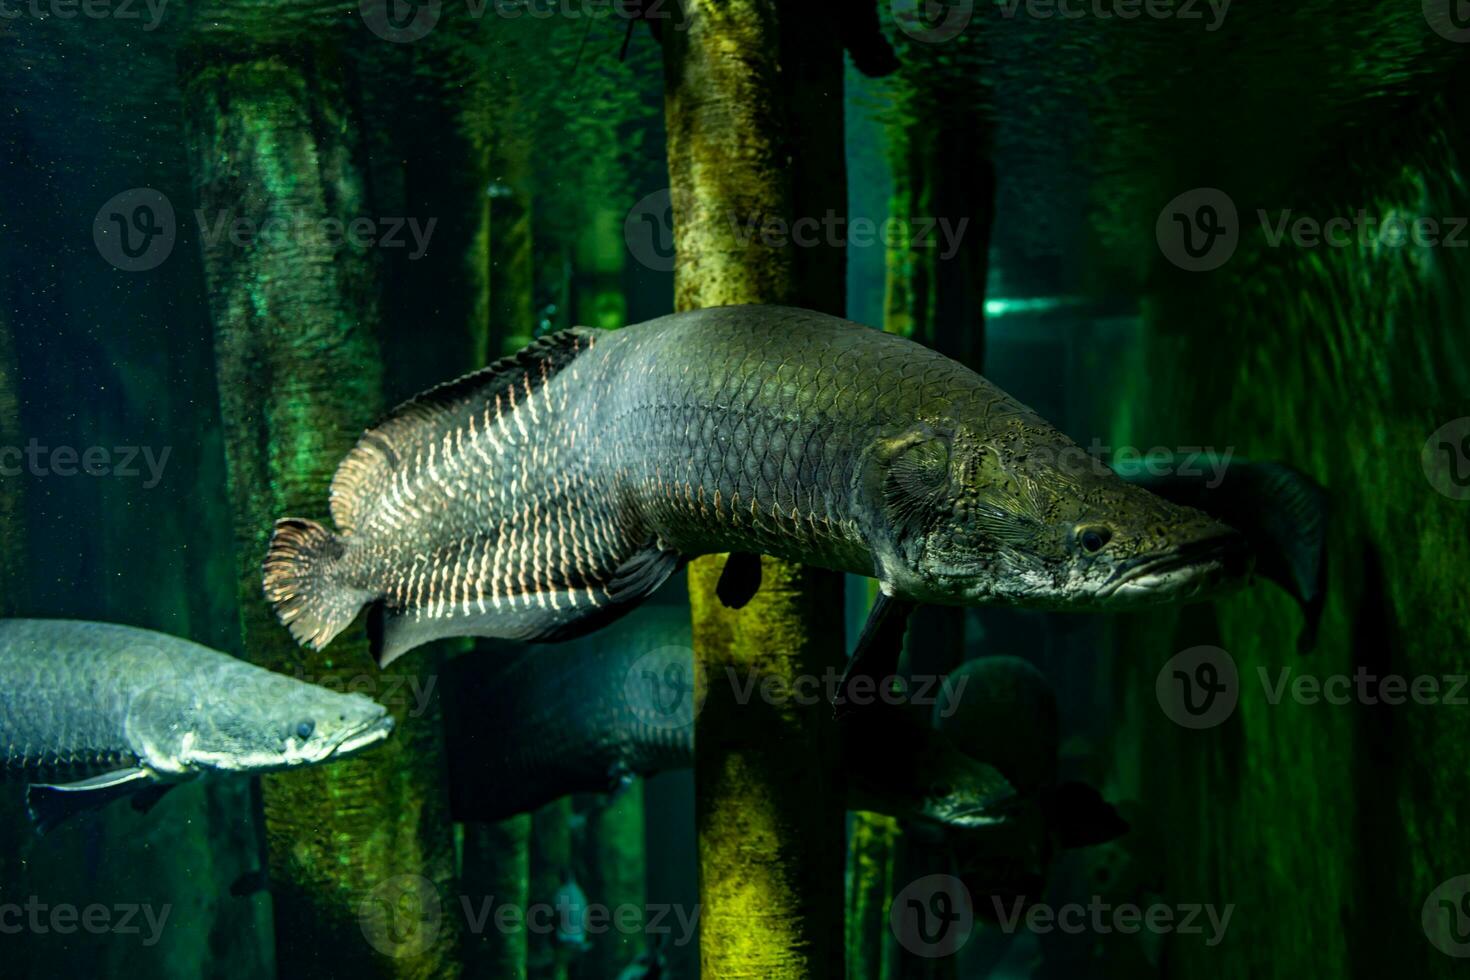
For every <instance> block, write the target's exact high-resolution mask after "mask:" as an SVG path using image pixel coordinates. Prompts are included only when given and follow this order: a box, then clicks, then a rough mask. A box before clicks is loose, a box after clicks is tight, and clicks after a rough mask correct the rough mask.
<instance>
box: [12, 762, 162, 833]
mask: <svg viewBox="0 0 1470 980" xmlns="http://www.w3.org/2000/svg"><path fill="white" fill-rule="evenodd" d="M152 782H153V777H151V776H149V775H148V773H146V772H144V771H143V770H142V769H138V768H128V769H119V770H117V771H116V772H108V773H103V774H102V775H100V776H93V777H91V778H90V779H82V780H78V781H77V782H74V783H32V784H31V785H30V786H28V787H27V788H26V810H27V811H28V812H29V813H30V816H31V823H32V824H34V825H35V828H36V832H37V833H40V834H46V833H49V832H51V831H52V830H55V829H56V828H57V827H58V826H60V825H61V824H62V823H64V822H66V821H67V820H69V819H71V818H72V817H74V816H76V815H77V814H80V813H86V812H88V811H91V810H96V809H98V808H100V807H103V806H106V805H107V804H108V803H111V802H112V801H113V800H118V799H122V798H123V797H125V796H130V795H132V794H133V793H136V792H138V791H139V790H143V789H146V788H147V787H148V786H149V784H150V783H152Z"/></svg>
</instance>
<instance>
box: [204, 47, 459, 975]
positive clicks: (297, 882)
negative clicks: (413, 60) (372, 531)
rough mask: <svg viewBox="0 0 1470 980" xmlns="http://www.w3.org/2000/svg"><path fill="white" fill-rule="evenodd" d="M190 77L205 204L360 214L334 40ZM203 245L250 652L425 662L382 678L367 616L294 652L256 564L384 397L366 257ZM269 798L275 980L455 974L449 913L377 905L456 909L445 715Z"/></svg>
mask: <svg viewBox="0 0 1470 980" xmlns="http://www.w3.org/2000/svg"><path fill="white" fill-rule="evenodd" d="M181 76H182V77H181V85H182V88H183V91H184V100H185V107H186V108H185V113H186V115H185V118H186V123H187V129H188V137H189V149H190V161H191V165H192V168H193V179H194V184H195V188H196V193H197V200H198V205H199V208H200V209H201V210H202V211H203V212H204V213H205V214H208V215H214V216H219V215H225V216H227V217H229V218H231V219H235V218H240V219H246V220H251V221H253V222H255V226H256V227H264V226H265V225H266V223H267V222H270V221H273V220H274V221H276V222H282V223H284V224H285V226H286V227H293V224H294V226H295V227H300V224H299V223H300V222H302V221H305V222H322V221H325V220H328V219H335V220H338V221H350V220H352V219H354V218H356V217H359V216H361V215H364V214H367V213H370V210H371V209H370V206H369V202H368V200H367V197H366V189H365V186H364V182H363V179H362V173H361V169H360V168H361V160H360V154H361V150H362V147H361V145H360V136H359V127H358V122H357V120H356V119H355V118H354V115H353V111H354V110H353V105H354V104H353V100H352V99H350V98H349V97H348V95H347V93H348V91H349V90H350V85H349V82H348V79H347V69H346V67H345V66H344V64H343V63H342V60H341V58H340V57H339V55H338V54H337V53H336V52H335V51H334V50H333V49H332V48H331V47H329V46H324V45H321V46H314V45H307V44H303V45H295V46H286V47H281V48H270V49H264V50H260V51H252V50H250V48H249V45H248V43H237V44H235V45H233V46H231V48H230V49H229V50H228V51H226V50H222V49H218V48H204V47H200V48H195V49H193V50H191V51H190V52H188V53H187V54H186V55H185V57H184V58H183V61H182V65H181ZM202 252H203V260H204V268H205V279H206V285H207V293H208V301H209V309H210V314H211V319H212V321H213V327H214V337H215V352H216V363H217V377H218V384H219V396H220V408H221V415H222V418H223V422H224V431H225V448H226V455H227V459H226V462H227V473H228V480H229V489H230V501H231V506H232V509H233V512H234V525H235V533H236V560H237V567H238V569H239V590H240V597H241V607H242V608H241V619H242V628H243V634H244V639H245V648H246V650H247V651H248V652H249V655H250V657H251V659H252V660H254V661H255V662H257V663H260V664H262V665H265V666H268V667H271V668H273V669H277V670H282V671H284V672H287V673H294V674H298V675H300V676H304V677H306V678H308V679H311V680H314V681H317V682H320V683H336V684H343V685H345V684H349V683H354V682H355V683H357V684H358V685H359V687H358V688H357V689H361V686H362V685H363V684H367V685H368V686H369V687H370V688H371V689H373V690H377V691H383V690H387V689H389V688H388V685H390V684H396V683H399V682H400V681H403V680H406V678H407V675H408V674H409V673H410V672H411V671H412V669H413V667H415V666H417V667H419V668H421V669H422V668H423V667H424V666H425V662H424V661H423V660H419V661H417V662H416V663H414V664H412V665H404V666H401V667H397V668H395V669H393V670H390V671H386V672H383V673H381V674H379V673H377V672H376V670H375V668H373V667H372V665H371V663H370V660H369V658H368V656H367V651H366V642H365V635H364V634H363V632H362V630H361V628H360V627H359V628H358V629H355V630H353V631H350V632H349V633H347V634H345V635H344V636H343V637H341V638H339V640H338V641H337V642H336V643H334V644H333V645H332V648H331V649H330V650H329V651H324V652H316V653H313V652H309V651H306V650H303V649H300V648H298V647H297V646H296V645H295V644H294V642H292V640H291V639H290V637H289V635H288V634H287V633H286V632H285V631H284V630H282V629H281V627H280V626H279V624H278V623H276V622H275V621H274V617H273V616H272V614H271V612H270V610H269V609H268V607H267V606H266V604H265V603H264V602H263V601H262V599H261V597H260V571H259V568H260V560H261V556H262V555H263V554H264V552H265V546H266V537H267V535H268V534H269V531H270V528H271V525H272V522H273V521H274V519H275V518H276V517H278V516H280V515H281V514H285V513H294V512H305V513H318V514H320V513H321V512H322V511H323V510H324V509H325V501H326V488H327V486H328V483H329V481H330V479H331V476H332V472H333V471H334V469H335V467H336V464H337V461H338V460H340V459H341V458H342V456H343V455H344V454H345V453H346V451H347V450H348V449H349V448H351V446H352V444H353V442H355V441H356V438H357V436H358V434H359V433H360V432H361V430H362V429H363V428H364V427H365V426H366V425H367V424H369V423H371V422H372V420H373V416H374V414H375V413H376V412H377V411H379V410H380V409H381V407H382V406H381V395H380V388H381V377H380V370H381V368H380V366H379V365H380V357H379V352H378V345H377V343H376V342H375V339H374V337H373V324H374V321H375V319H376V309H377V282H376V276H375V274H374V268H373V261H372V257H371V256H370V255H368V254H366V251H365V250H364V249H363V248H361V247H358V246H355V245H353V244H352V243H350V242H349V243H348V244H346V245H345V246H343V247H340V248H334V247H332V246H331V244H329V243H327V242H325V241H324V240H322V239H321V238H318V237H315V236H311V235H304V234H295V233H288V234H283V235H271V236H267V235H261V236H259V237H258V238H257V240H256V241H255V242H254V243H253V244H251V245H249V246H246V247H239V246H237V245H235V244H233V243H232V242H231V241H230V240H229V238H228V237H224V238H216V239H214V240H209V239H207V238H206V239H205V240H204V241H203V242H202ZM262 793H263V799H264V812H265V819H266V828H267V841H268V848H269V853H270V877H271V884H272V898H273V901H274V904H275V911H276V917H275V932H276V942H277V960H278V965H279V969H280V970H281V972H282V974H283V975H289V976H292V977H313V976H340V975H342V974H343V973H346V972H350V973H352V974H353V975H354V976H359V977H414V978H418V977H442V976H452V975H456V974H457V973H458V963H457V952H458V921H459V920H458V918H457V917H456V916H454V915H452V914H451V915H441V916H438V917H436V918H435V917H430V918H423V919H421V920H416V921H415V922H414V927H413V928H412V929H411V930H409V932H407V933H401V932H397V931H393V930H390V929H387V928H386V927H384V923H382V922H378V919H380V918H383V917H385V916H389V917H391V916H393V915H396V914H399V913H401V912H402V910H401V909H399V908H398V907H397V906H392V907H386V906H385V903H388V902H389V900H396V899H398V898H401V897H402V896H403V895H409V896H410V897H414V898H417V899H420V900H422V901H423V902H425V903H426V904H427V903H428V902H429V901H430V897H431V896H433V897H437V898H438V900H439V901H440V902H442V903H446V904H448V907H450V908H451V909H452V908H453V905H452V895H453V893H454V888H453V881H452V870H453V869H452V862H453V847H452V841H451V837H450V832H449V828H450V824H449V821H448V812H447V811H448V807H447V800H446V797H445V791H444V765H443V746H442V732H441V730H440V722H439V716H438V713H437V711H436V710H429V711H427V712H425V713H423V714H417V713H415V714H405V713H404V712H401V711H400V712H399V728H398V730H397V731H396V732H395V734H394V737H393V738H392V739H391V740H390V741H389V742H388V743H387V744H386V745H385V746H383V747H381V748H379V749H377V750H375V751H373V752H371V753H367V754H365V755H364V756H362V757H360V758H358V759H353V760H349V761H347V762H344V763H341V764H338V765H333V766H328V767H323V768H319V769H313V770H309V771H303V772H299V773H289V774H280V775H275V776H268V777H265V778H264V779H263V780H262ZM405 881H407V882H417V883H419V884H418V885H415V887H412V888H408V887H402V886H403V883H404V882H405ZM420 886H421V887H420ZM385 889H386V890H387V891H386V892H385ZM389 893H391V894H389ZM390 904H391V903H390ZM378 927H383V928H378ZM399 939H403V940H404V941H402V942H399V941H398V940H399ZM324 954H325V955H324Z"/></svg>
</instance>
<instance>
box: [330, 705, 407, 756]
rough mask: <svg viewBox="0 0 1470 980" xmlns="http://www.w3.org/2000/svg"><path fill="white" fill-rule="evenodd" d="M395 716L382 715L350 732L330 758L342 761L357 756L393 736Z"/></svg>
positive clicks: (334, 749) (335, 748) (339, 742)
mask: <svg viewBox="0 0 1470 980" xmlns="http://www.w3.org/2000/svg"><path fill="white" fill-rule="evenodd" d="M393 725H394V722H393V716H392V715H380V716H379V717H377V718H374V719H373V720H371V721H369V722H367V723H365V724H363V725H362V726H360V727H358V728H356V729H353V730H352V731H349V732H348V733H347V734H346V735H344V736H342V738H341V740H340V741H338V742H337V745H336V747H334V748H333V749H332V752H331V755H330V758H333V759H341V758H345V757H346V756H349V755H355V754H357V753H358V752H361V751H362V750H363V749H366V748H370V747H372V746H374V745H377V744H378V743H379V742H381V741H383V740H384V739H386V738H387V737H388V736H389V735H391V734H393Z"/></svg>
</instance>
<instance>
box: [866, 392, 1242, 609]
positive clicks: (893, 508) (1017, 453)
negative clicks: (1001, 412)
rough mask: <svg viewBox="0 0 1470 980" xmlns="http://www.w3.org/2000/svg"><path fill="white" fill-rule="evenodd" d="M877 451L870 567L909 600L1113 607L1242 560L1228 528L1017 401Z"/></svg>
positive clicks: (1165, 592) (1228, 571) (1177, 589)
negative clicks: (984, 419) (1134, 481)
mask: <svg viewBox="0 0 1470 980" xmlns="http://www.w3.org/2000/svg"><path fill="white" fill-rule="evenodd" d="M882 458H883V462H882V463H881V464H880V465H879V466H877V467H874V469H876V471H877V475H876V477H870V486H872V487H873V489H874V490H875V491H876V497H877V499H878V501H879V504H878V509H879V510H880V511H881V513H882V514H883V517H884V520H883V531H884V532H886V533H885V534H880V535H878V537H879V539H880V540H881V541H883V542H884V543H885V544H886V545H887V547H886V549H884V548H878V549H875V552H876V556H877V558H878V565H879V574H880V576H881V577H883V578H884V579H885V580H886V581H888V582H890V583H891V584H892V585H893V586H894V587H895V589H896V591H898V592H899V593H900V594H902V595H905V596H907V597H909V598H913V599H917V600H919V601H923V602H935V603H945V604H961V605H972V604H987V603H998V604H1005V605H1015V606H1028V607H1035V608H1045V609H1075V610H1104V609H1107V610H1115V609H1119V608H1127V607H1131V606H1144V605H1149V604H1153V603H1161V602H1171V601H1175V602H1177V601H1184V600H1188V599H1192V598H1201V597H1205V596H1207V595H1210V594H1212V593H1214V592H1216V591H1219V590H1221V589H1223V588H1225V587H1227V586H1229V585H1232V584H1236V583H1238V582H1239V581H1241V580H1242V579H1243V578H1244V576H1245V574H1246V573H1247V572H1248V571H1249V569H1250V557H1249V550H1248V547H1247V545H1246V542H1245V539H1244V538H1243V537H1242V536H1241V535H1240V534H1239V533H1237V532H1236V531H1234V530H1233V529H1231V528H1229V527H1226V526H1225V525H1223V524H1221V523H1219V522H1217V521H1215V520H1214V519H1212V518H1210V517H1208V516H1206V515H1204V514H1202V513H1200V512H1199V511H1196V510H1193V509H1191V508H1188V507H1181V506H1179V505H1176V504H1172V503H1170V502H1168V501H1166V500H1164V499H1162V498H1160V497H1157V496H1155V495H1153V494H1150V493H1148V492H1147V491H1145V490H1143V489H1141V488H1139V487H1135V486H1131V485H1129V484H1127V483H1125V482H1124V481H1123V480H1121V479H1120V478H1119V477H1118V476H1117V475H1116V474H1114V473H1113V472H1112V471H1111V470H1109V469H1108V468H1107V467H1106V466H1105V465H1104V464H1103V463H1102V462H1101V461H1099V460H1097V459H1096V458H1095V457H1093V456H1090V455H1089V454H1088V453H1087V452H1086V451H1085V450H1083V449H1082V448H1081V447H1079V446H1077V445H1076V444H1075V443H1073V442H1072V441H1071V440H1069V439H1067V438H1066V437H1065V436H1063V435H1062V434H1061V433H1059V432H1057V431H1056V430H1055V429H1053V428H1052V427H1051V426H1049V425H1047V424H1046V423H1045V422H1043V421H1042V420H1040V419H1039V418H1036V417H1035V416H1034V415H1031V414H1030V413H1027V412H1024V411H1021V410H1017V411H1016V412H1015V413H1014V414H1013V415H1011V416H1010V417H1009V419H1008V421H1007V422H1006V423H1005V424H1001V425H993V426H990V427H987V428H986V429H985V430H984V431H981V430H979V429H977V428H974V427H970V426H966V425H963V424H953V425H950V426H943V425H924V426H920V427H919V428H917V429H915V430H913V431H911V432H910V433H906V434H905V436H904V437H903V438H902V439H901V440H899V441H895V442H894V443H893V444H892V445H890V446H889V447H888V452H887V453H886V454H885V455H884V456H883V457H882Z"/></svg>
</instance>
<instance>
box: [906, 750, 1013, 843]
mask: <svg viewBox="0 0 1470 980" xmlns="http://www.w3.org/2000/svg"><path fill="white" fill-rule="evenodd" d="M914 780H915V783H916V788H917V793H916V795H915V798H916V799H917V800H918V801H919V804H918V814H917V816H919V817H920V818H922V819H924V820H927V821H929V822H930V823H935V824H940V825H942V826H946V827H962V828H973V827H989V826H993V825H995V824H998V823H1002V822H1004V821H1005V820H1006V819H1007V816H1008V814H1009V813H1010V811H1011V809H1012V808H1013V807H1014V806H1015V805H1017V803H1018V799H1017V797H1016V795H1015V791H1014V790H1013V789H1012V788H1011V786H1010V784H1009V783H1007V782H1006V781H1005V778H1004V777H1003V776H1001V775H1000V773H998V772H997V771H996V770H995V768H994V767H993V766H990V765H987V764H986V763H984V762H981V761H980V760H978V759H975V758H973V757H972V756H969V755H967V754H965V753H964V752H961V751H959V750H958V749H956V748H952V747H949V748H946V749H943V750H940V751H936V752H933V753H931V755H930V758H928V759H927V760H920V762H919V764H918V765H917V767H916V771H915V773H914Z"/></svg>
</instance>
